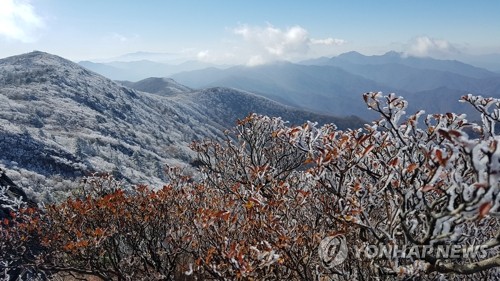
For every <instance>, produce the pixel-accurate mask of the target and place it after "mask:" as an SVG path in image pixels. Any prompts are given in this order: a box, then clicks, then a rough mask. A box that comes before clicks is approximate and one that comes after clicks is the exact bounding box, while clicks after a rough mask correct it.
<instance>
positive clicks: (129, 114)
mask: <svg viewBox="0 0 500 281" xmlns="http://www.w3.org/2000/svg"><path fill="white" fill-rule="evenodd" d="M122 83H123V84H122ZM122 83H120V82H115V81H112V80H110V79H108V78H105V77H103V76H101V75H99V74H96V73H94V72H91V71H89V70H87V69H85V68H83V67H82V66H80V65H78V64H75V63H73V62H70V61H68V60H66V59H63V58H61V57H58V56H55V55H51V54H47V53H43V52H32V53H28V54H24V55H19V56H14V57H9V58H5V59H1V60H0V168H6V170H7V171H8V172H7V174H8V176H9V177H10V178H11V179H12V180H14V181H15V182H16V183H17V184H18V185H20V186H21V187H23V188H25V190H26V191H27V192H28V193H29V192H31V193H36V194H42V193H43V194H45V195H43V196H47V197H51V196H55V195H54V194H57V190H66V189H67V188H68V187H70V186H72V185H74V184H75V183H74V180H75V179H76V178H78V177H80V176H82V175H85V174H88V173H91V172H111V173H113V174H114V175H115V176H116V177H117V178H120V179H123V180H126V181H129V182H133V183H141V182H142V183H148V184H153V185H160V184H161V183H162V182H164V180H165V178H164V173H163V169H164V167H165V164H170V165H173V164H175V165H177V164H179V165H187V163H189V162H190V161H192V160H193V157H192V156H193V153H192V152H191V150H190V149H189V148H188V145H189V143H191V142H192V141H193V140H200V139H203V138H207V137H210V138H217V137H221V136H222V132H223V130H225V129H226V128H228V126H233V125H234V124H235V122H236V120H237V119H238V118H243V117H245V116H246V115H247V114H248V113H249V112H256V113H261V114H267V115H273V116H281V117H282V118H283V119H285V120H289V121H291V122H292V123H294V124H302V123H303V122H305V121H306V120H311V121H319V122H321V123H330V122H334V123H336V124H338V126H339V127H341V128H345V127H346V126H351V127H359V126H361V125H362V123H363V122H362V120H360V119H358V118H354V117H352V118H336V117H333V116H327V115H319V114H316V113H311V112H307V111H303V110H298V109H295V108H292V107H289V106H285V105H282V104H280V103H278V102H275V101H272V100H269V99H267V98H264V97H260V96H257V95H255V94H251V93H249V92H245V91H240V90H235V89H230V88H221V87H216V88H209V89H202V90H193V89H191V88H189V87H186V86H183V85H181V84H179V83H177V82H175V81H173V80H171V79H163V78H159V79H155V78H151V79H146V80H144V81H140V82H137V83H132V82H122ZM132 88H137V89H139V90H135V89H132ZM148 92H149V93H148ZM187 167H188V166H187Z"/></svg>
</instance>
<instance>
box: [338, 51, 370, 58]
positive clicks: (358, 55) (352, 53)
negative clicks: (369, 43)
mask: <svg viewBox="0 0 500 281" xmlns="http://www.w3.org/2000/svg"><path fill="white" fill-rule="evenodd" d="M337 57H338V58H343V59H357V58H364V57H365V55H363V54H361V53H359V52H356V51H350V52H347V53H343V54H340V55H338V56H337Z"/></svg>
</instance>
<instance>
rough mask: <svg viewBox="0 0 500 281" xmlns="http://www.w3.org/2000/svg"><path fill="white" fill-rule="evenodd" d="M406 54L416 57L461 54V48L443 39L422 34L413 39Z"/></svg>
mask: <svg viewBox="0 0 500 281" xmlns="http://www.w3.org/2000/svg"><path fill="white" fill-rule="evenodd" d="M406 49H407V50H406V52H405V53H406V54H407V55H410V56H415V57H428V56H431V57H438V58H439V57H441V58H442V57H446V56H448V55H451V54H459V53H460V50H459V49H458V48H457V47H456V46H454V45H453V44H452V43H450V42H448V41H446V40H442V39H435V38H430V37H427V36H420V37H416V38H414V39H412V40H411V41H410V43H409V44H408V46H407V48H406Z"/></svg>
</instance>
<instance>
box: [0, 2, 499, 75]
mask: <svg viewBox="0 0 500 281" xmlns="http://www.w3.org/2000/svg"><path fill="white" fill-rule="evenodd" d="M499 14H500V1H498V0H476V1H474V0H468V1H466V0H439V1H437V0H371V1H370V0H349V1H347V0H329V1H319V0H317V1H305V0H304V1H291V0H286V1H284V0H252V1H249V0H198V1H195V0H178V1H171V0H143V1H138V0H137V1H132V0H120V1H112V0H32V1H29V0H0V57H1V58H3V57H7V56H11V55H17V54H21V53H26V52H30V51H33V50H40V51H44V52H48V53H52V54H56V55H59V56H62V57H65V58H67V59H70V60H73V61H80V60H93V61H105V60H113V59H116V58H118V57H120V56H121V55H124V54H127V53H134V52H151V53H158V54H161V55H158V56H159V57H161V59H162V60H168V61H172V62H173V61H181V60H201V61H205V62H211V63H217V64H247V65H257V64H262V63H266V62H270V61H276V60H289V61H300V60H304V59H309V58H315V57H320V56H327V57H331V56H336V55H339V54H341V53H344V52H348V51H358V52H361V53H363V54H365V55H375V54H383V53H385V52H387V51H390V50H394V51H398V52H403V53H405V54H408V55H415V56H432V57H437V58H454V57H456V56H459V55H463V54H474V55H481V54H491V53H500V16H499Z"/></svg>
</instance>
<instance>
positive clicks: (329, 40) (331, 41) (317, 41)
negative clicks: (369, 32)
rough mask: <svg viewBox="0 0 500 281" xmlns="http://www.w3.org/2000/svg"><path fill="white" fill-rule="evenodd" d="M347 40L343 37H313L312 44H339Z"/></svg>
mask: <svg viewBox="0 0 500 281" xmlns="http://www.w3.org/2000/svg"><path fill="white" fill-rule="evenodd" d="M345 43H346V41H345V40H343V39H335V38H331V37H330V38H326V39H311V44H314V45H327V46H339V45H343V44H345Z"/></svg>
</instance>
